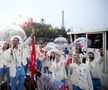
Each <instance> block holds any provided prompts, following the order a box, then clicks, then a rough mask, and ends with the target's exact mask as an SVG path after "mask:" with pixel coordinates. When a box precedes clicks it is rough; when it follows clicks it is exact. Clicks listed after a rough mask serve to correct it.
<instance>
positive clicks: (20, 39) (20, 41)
mask: <svg viewBox="0 0 108 90" xmlns="http://www.w3.org/2000/svg"><path fill="white" fill-rule="evenodd" d="M14 38H18V39H19V43H22V42H23V40H22V38H21V37H20V36H18V35H16V36H13V37H11V41H13V39H14Z"/></svg>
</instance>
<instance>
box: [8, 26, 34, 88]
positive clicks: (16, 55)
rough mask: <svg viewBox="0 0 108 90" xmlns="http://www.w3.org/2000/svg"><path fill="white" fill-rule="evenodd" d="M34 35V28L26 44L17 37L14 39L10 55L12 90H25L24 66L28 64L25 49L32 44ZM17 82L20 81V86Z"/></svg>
mask: <svg viewBox="0 0 108 90" xmlns="http://www.w3.org/2000/svg"><path fill="white" fill-rule="evenodd" d="M34 34H35V29H34V27H33V26H32V33H31V35H30V37H29V38H28V39H27V40H26V41H25V42H23V43H20V39H19V38H18V37H17V36H15V37H14V38H13V39H12V45H11V48H10V50H11V52H10V54H11V58H12V60H11V65H10V75H11V77H12V82H11V84H12V85H11V90H22V88H23V85H24V80H25V71H24V68H23V65H26V64H27V61H26V56H25V54H24V51H23V48H24V47H26V45H29V44H30V43H31V40H32V37H33V36H34ZM17 81H18V86H17V85H16V82H17Z"/></svg>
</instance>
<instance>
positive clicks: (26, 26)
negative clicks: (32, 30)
mask: <svg viewBox="0 0 108 90" xmlns="http://www.w3.org/2000/svg"><path fill="white" fill-rule="evenodd" d="M23 28H24V30H26V29H27V28H28V24H27V22H26V21H25V22H24V24H23Z"/></svg>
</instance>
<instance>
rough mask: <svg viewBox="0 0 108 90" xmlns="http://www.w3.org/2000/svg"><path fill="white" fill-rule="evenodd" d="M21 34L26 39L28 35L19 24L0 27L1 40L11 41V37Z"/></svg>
mask: <svg viewBox="0 0 108 90" xmlns="http://www.w3.org/2000/svg"><path fill="white" fill-rule="evenodd" d="M13 36H20V37H21V38H22V40H23V41H24V40H25V39H26V38H27V36H26V34H25V32H24V30H23V29H22V28H21V27H20V26H17V25H13V24H12V25H4V26H2V27H1V28H0V40H2V41H10V39H11V37H13Z"/></svg>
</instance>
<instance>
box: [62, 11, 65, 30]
mask: <svg viewBox="0 0 108 90" xmlns="http://www.w3.org/2000/svg"><path fill="white" fill-rule="evenodd" d="M61 30H65V26H64V10H63V11H62V24H61Z"/></svg>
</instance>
